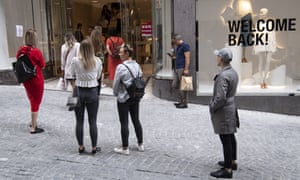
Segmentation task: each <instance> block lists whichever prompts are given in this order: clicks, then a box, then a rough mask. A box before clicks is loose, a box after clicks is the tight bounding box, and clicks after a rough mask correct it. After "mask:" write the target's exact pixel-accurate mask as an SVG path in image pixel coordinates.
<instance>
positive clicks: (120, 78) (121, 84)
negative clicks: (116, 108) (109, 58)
mask: <svg viewBox="0 0 300 180" xmlns="http://www.w3.org/2000/svg"><path fill="white" fill-rule="evenodd" d="M123 63H124V64H126V65H127V66H128V68H129V69H130V70H131V72H132V73H133V75H134V77H137V76H139V77H141V76H142V75H143V73H142V70H141V67H140V65H139V64H138V63H137V62H136V61H135V60H126V61H123ZM132 82H133V78H132V76H131V75H130V72H129V71H128V69H127V68H126V67H125V66H124V65H123V64H119V65H118V66H117V68H116V73H115V78H114V82H113V93H114V95H115V96H117V100H118V102H121V103H123V102H126V101H127V100H128V99H129V94H128V93H127V91H126V87H128V86H130V85H131V84H132Z"/></svg>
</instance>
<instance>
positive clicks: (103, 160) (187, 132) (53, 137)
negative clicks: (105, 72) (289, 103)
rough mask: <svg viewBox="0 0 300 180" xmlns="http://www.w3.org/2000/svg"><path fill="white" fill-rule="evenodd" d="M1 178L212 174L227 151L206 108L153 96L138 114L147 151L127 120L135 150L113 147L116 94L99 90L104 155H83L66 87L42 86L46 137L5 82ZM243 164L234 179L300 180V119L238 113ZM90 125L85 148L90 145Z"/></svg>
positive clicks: (136, 178) (116, 141)
mask: <svg viewBox="0 0 300 180" xmlns="http://www.w3.org/2000/svg"><path fill="white" fill-rule="evenodd" d="M0 94H1V96H0V109H1V116H0V124H1V128H0V142H1V146H0V152H1V153H0V179H17V180H18V179H55V180H56V179H63V180H65V179H75V180H77V179H84V180H85V179H122V180H124V179H128V180H144V179H145V180H148V179H151V180H157V179H158V180H173V179H174V180H182V179H187V180H194V179H201V180H202V179H204V180H205V179H214V178H211V177H209V173H210V172H211V171H214V170H217V169H218V168H219V167H218V165H217V164H216V162H217V161H219V160H222V149H221V143H220V140H219V137H218V136H217V135H215V134H214V133H213V129H212V125H211V122H210V117H209V113H208V107H207V106H203V105H196V104H189V108H188V109H176V108H175V107H174V105H173V102H170V101H166V100H161V99H158V98H155V97H153V96H151V95H149V93H148V95H147V96H146V97H145V98H144V99H143V100H142V102H141V107H140V112H141V113H140V114H141V115H140V117H141V121H142V125H143V128H144V141H145V152H138V151H137V150H136V148H135V145H136V138H135V134H134V130H133V128H132V124H130V140H129V144H130V155H129V156H124V155H119V154H116V153H114V152H113V148H114V147H117V146H119V145H120V144H121V142H120V141H121V138H120V125H119V120H118V115H117V109H116V99H115V98H114V97H113V96H108V95H102V96H101V98H100V108H99V113H98V133H99V138H98V145H99V146H101V148H102V152H100V153H97V154H96V155H94V156H92V155H90V154H86V155H79V154H78V145H77V142H76V139H75V130H74V127H75V115H74V112H69V111H68V110H67V107H66V106H65V103H66V99H67V96H68V95H69V92H63V91H55V90H45V94H44V98H43V102H42V104H41V108H40V114H39V120H38V123H39V126H41V127H43V128H45V130H46V132H45V133H42V134H36V135H31V134H30V133H29V131H30V129H29V122H30V119H29V117H30V114H29V104H28V100H27V98H26V96H25V91H24V89H23V87H22V86H0ZM239 113H240V119H241V120H240V121H241V128H240V129H239V131H238V133H237V142H238V163H239V164H238V165H239V169H238V170H237V171H234V175H233V176H234V179H242V180H299V179H300V140H299V137H300V117H299V116H298V117H297V116H288V115H280V114H272V113H263V112H255V111H246V110H240V111H239ZM88 132H89V131H88V124H87V122H85V138H84V142H85V146H86V149H87V150H88V151H90V150H91V147H90V138H89V134H88Z"/></svg>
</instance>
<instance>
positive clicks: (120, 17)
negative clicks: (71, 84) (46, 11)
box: [50, 0, 152, 76]
mask: <svg viewBox="0 0 300 180" xmlns="http://www.w3.org/2000/svg"><path fill="white" fill-rule="evenodd" d="M151 3H152V1H151V0H65V1H62V0H55V1H52V4H51V28H50V29H51V34H52V37H53V38H52V43H51V45H52V49H53V51H52V53H53V54H54V56H55V63H54V64H55V67H54V68H53V69H54V71H55V72H54V74H56V75H59V69H60V68H59V66H60V47H61V44H62V43H63V35H64V33H65V32H66V31H72V32H74V33H75V31H76V29H77V25H78V24H81V25H82V26H81V32H82V34H83V36H84V37H87V36H89V33H90V32H91V29H92V28H94V27H95V26H101V27H102V34H103V37H104V38H103V39H106V38H108V37H109V30H110V29H112V28H114V29H116V30H117V32H118V34H119V36H121V37H122V38H123V39H124V41H125V42H126V43H129V44H130V45H131V46H132V47H133V48H134V50H135V59H136V60H137V62H138V63H139V64H140V65H141V67H142V69H143V73H144V75H145V76H151V74H152V59H151V54H152V53H151V51H152V49H151V44H152V34H151V30H152V27H151V23H152V10H151V9H152V8H151ZM145 27H146V30H145ZM147 28H148V29H147ZM104 72H107V63H105V62H104Z"/></svg>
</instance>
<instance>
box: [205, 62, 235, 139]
mask: <svg viewBox="0 0 300 180" xmlns="http://www.w3.org/2000/svg"><path fill="white" fill-rule="evenodd" d="M214 81H215V82H214V90H213V97H212V99H211V101H210V104H209V110H210V114H211V120H212V124H213V127H214V132H215V133H216V134H233V133H235V132H236V128H237V127H239V119H238V114H237V108H236V105H235V98H234V97H235V94H236V89H237V84H238V74H237V73H236V71H235V70H234V69H233V68H232V67H231V65H228V66H226V67H224V68H223V69H222V70H221V71H220V72H219V73H218V74H217V75H216V76H215V78H214Z"/></svg>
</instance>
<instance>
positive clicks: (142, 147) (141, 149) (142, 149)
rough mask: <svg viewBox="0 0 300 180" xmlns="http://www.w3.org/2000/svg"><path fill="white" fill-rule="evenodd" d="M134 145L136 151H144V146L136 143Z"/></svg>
mask: <svg viewBox="0 0 300 180" xmlns="http://www.w3.org/2000/svg"><path fill="white" fill-rule="evenodd" d="M136 147H137V149H138V151H140V152H144V151H145V148H144V145H142V144H141V145H136Z"/></svg>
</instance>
